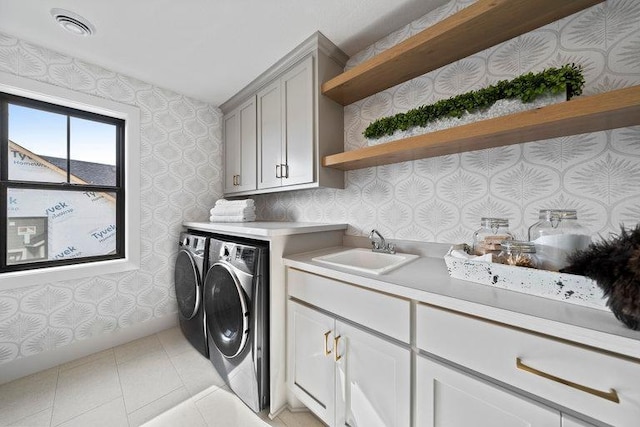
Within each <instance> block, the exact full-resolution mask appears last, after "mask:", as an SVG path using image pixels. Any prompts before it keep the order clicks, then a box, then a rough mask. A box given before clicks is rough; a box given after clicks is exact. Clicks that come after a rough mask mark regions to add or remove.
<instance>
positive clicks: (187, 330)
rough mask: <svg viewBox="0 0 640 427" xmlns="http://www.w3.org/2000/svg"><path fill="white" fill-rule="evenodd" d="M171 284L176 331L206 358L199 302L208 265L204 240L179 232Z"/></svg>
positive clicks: (203, 316)
mask: <svg viewBox="0 0 640 427" xmlns="http://www.w3.org/2000/svg"><path fill="white" fill-rule="evenodd" d="M178 245H179V246H180V251H179V252H178V256H177V257H176V265H175V271H174V285H175V291H176V299H177V301H178V317H179V320H180V329H181V330H182V333H183V334H184V336H185V337H186V338H187V340H189V342H190V343H191V345H193V346H194V347H195V348H196V349H197V350H198V351H199V352H200V353H202V355H203V356H205V357H209V351H208V344H207V334H206V330H205V328H206V323H205V314H204V305H203V303H202V300H203V291H202V290H203V279H204V274H205V273H206V267H207V264H208V248H209V244H208V238H207V237H205V236H202V235H198V234H193V233H189V232H183V233H180V240H179V241H178Z"/></svg>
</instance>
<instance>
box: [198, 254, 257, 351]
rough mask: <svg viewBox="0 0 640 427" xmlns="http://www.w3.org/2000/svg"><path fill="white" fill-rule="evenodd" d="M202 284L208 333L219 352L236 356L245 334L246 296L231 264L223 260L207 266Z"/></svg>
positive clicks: (246, 326) (247, 316)
mask: <svg viewBox="0 0 640 427" xmlns="http://www.w3.org/2000/svg"><path fill="white" fill-rule="evenodd" d="M204 286H205V288H204V289H205V297H204V304H205V313H206V316H207V327H208V330H209V335H210V336H211V339H212V340H213V342H214V343H215V345H216V347H218V350H220V352H221V353H222V355H223V356H225V357H226V358H232V357H236V356H237V355H238V354H240V353H241V352H242V350H243V349H244V347H245V344H246V342H247V338H248V336H249V310H248V305H247V297H246V295H245V293H244V291H243V290H242V287H241V286H240V283H239V282H238V279H237V277H236V275H235V274H234V272H233V270H232V268H231V267H230V266H229V265H227V264H226V263H223V262H217V263H215V264H213V266H212V267H211V268H210V269H209V272H208V273H207V278H206V279H205V284H204Z"/></svg>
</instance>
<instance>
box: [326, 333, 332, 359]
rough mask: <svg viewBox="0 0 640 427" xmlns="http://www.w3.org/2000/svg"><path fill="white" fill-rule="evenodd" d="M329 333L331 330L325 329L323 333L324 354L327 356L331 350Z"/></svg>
mask: <svg viewBox="0 0 640 427" xmlns="http://www.w3.org/2000/svg"><path fill="white" fill-rule="evenodd" d="M329 335H331V331H327V332H325V333H324V355H325V356H328V355H330V354H331V350H329Z"/></svg>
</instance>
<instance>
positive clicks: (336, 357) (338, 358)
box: [333, 335, 342, 362]
mask: <svg viewBox="0 0 640 427" xmlns="http://www.w3.org/2000/svg"><path fill="white" fill-rule="evenodd" d="M338 341H340V335H338V336H337V337H335V338H334V339H333V348H334V350H335V351H336V352H335V353H334V354H333V358H334V360H335V361H336V362H337V361H338V360H340V359H342V356H339V355H338Z"/></svg>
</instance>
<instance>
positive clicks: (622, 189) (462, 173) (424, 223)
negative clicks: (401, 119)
mask: <svg viewBox="0 0 640 427" xmlns="http://www.w3.org/2000/svg"><path fill="white" fill-rule="evenodd" d="M471 3H473V2H472V1H469V0H453V1H451V2H450V3H448V4H446V5H444V6H442V7H440V8H438V9H436V10H435V11H433V12H432V13H429V14H427V15H425V16H423V17H422V18H420V19H418V20H416V21H414V22H413V23H411V24H409V25H407V26H406V27H404V28H401V29H400V30H398V31H396V32H394V33H392V34H390V35H389V36H387V37H386V38H384V39H382V40H380V41H379V42H377V43H375V44H374V45H372V46H370V47H369V48H367V49H365V50H364V51H362V52H360V53H359V54H357V55H356V56H354V57H352V58H351V60H350V61H349V63H348V65H347V67H353V66H354V65H356V64H358V63H360V62H362V61H364V60H366V59H368V58H370V57H372V56H374V55H376V54H378V53H380V52H382V51H383V50H385V49H387V48H389V47H391V46H393V45H395V44H397V43H399V42H400V41H402V40H404V39H406V38H407V37H409V36H411V35H413V34H415V33H417V32H419V31H421V30H423V29H424V28H426V27H429V26H431V25H433V24H434V23H436V22H438V21H440V20H442V19H444V18H445V17H447V16H449V15H451V14H453V13H455V12H457V11H458V10H460V9H462V8H464V7H466V6H468V5H469V4H471ZM487 31H491V29H490V28H487ZM571 62H575V63H578V64H582V65H583V66H584V70H585V76H586V87H585V95H592V94H596V93H601V92H606V91H609V90H613V89H617V88H622V87H628V86H632V85H636V84H640V2H638V1H636V0H608V1H606V2H605V3H602V4H600V5H597V6H594V7H591V8H589V9H587V10H585V11H582V12H580V13H577V14H575V15H572V16H569V17H567V18H565V19H562V20H560V21H558V22H555V23H552V24H550V25H547V26H545V27H543V28H540V29H538V30H535V31H532V32H530V33H527V34H524V35H522V36H520V37H517V38H515V39H512V40H509V41H506V42H504V43H502V44H500V45H497V46H495V47H493V48H490V49H487V50H485V51H483V52H480V53H478V54H476V55H473V56H470V57H468V58H465V59H462V60H460V61H458V62H455V63H453V64H450V65H448V66H445V67H442V68H440V69H438V70H435V71H433V72H431V73H428V74H425V75H423V76H421V77H418V78H416V79H414V80H411V81H409V82H406V83H404V84H401V85H398V86H396V87H393V88H391V89H388V90H386V91H384V92H381V93H378V94H376V95H373V96H371V97H369V98H366V99H364V100H361V101H359V102H356V103H354V104H352V105H349V106H347V107H345V149H347V150H352V149H355V148H359V147H362V146H365V145H366V141H365V140H364V137H363V136H362V131H363V130H364V128H365V127H366V126H367V125H368V124H369V123H370V122H371V121H373V120H375V119H377V118H379V117H383V116H387V115H390V114H395V113H398V112H404V111H407V110H409V109H411V108H415V107H416V106H419V105H423V104H426V103H430V102H433V101H435V100H438V99H442V98H448V97H450V96H453V95H457V94H460V93H464V92H466V91H469V90H473V89H478V88H480V87H483V86H485V85H487V84H491V83H494V82H496V81H498V80H502V79H510V78H513V77H515V76H516V75H519V74H522V73H525V72H529V71H541V70H542V69H544V68H547V67H550V66H559V65H562V64H565V63H571ZM639 189H640V127H632V128H623V129H617V130H613V131H607V132H598V133H590V134H583V135H576V136H569V137H566V138H557V139H553V140H548V141H544V142H532V143H527V144H522V145H513V146H509V147H503V148H495V149H489V150H483V151H476V152H469V153H463V154H457V155H450V156H443V157H437V158H432V159H423V160H418V161H413V162H405V163H400V164H395V165H389V166H382V167H376V168H368V169H361V170H356V171H350V172H348V173H347V175H346V189H345V190H330V189H319V190H307V191H298V192H291V193H280V194H273V195H264V196H260V197H256V201H257V207H258V214H259V217H260V218H268V219H278V220H299V221H327V222H347V223H349V229H348V233H349V234H352V235H367V234H368V232H369V231H370V230H371V229H372V228H377V229H378V230H380V231H381V232H382V234H383V235H384V236H385V237H389V238H397V239H406V240H420V241H432V242H433V241H436V242H444V243H450V242H463V241H466V242H470V241H471V238H472V234H473V231H474V230H476V229H478V227H479V221H480V217H482V216H500V217H507V218H509V219H510V221H511V227H512V229H513V230H514V231H516V232H517V233H518V234H519V235H520V236H522V237H524V236H526V227H528V226H529V225H531V224H532V223H534V222H535V221H536V218H537V212H538V210H539V209H541V208H554V207H555V208H560V207H566V208H576V209H577V210H578V215H579V220H580V222H581V223H582V224H583V225H585V226H587V227H588V228H589V229H590V231H591V232H592V233H593V234H594V235H597V234H601V235H608V233H610V232H615V231H616V230H619V224H620V223H625V224H626V225H634V224H636V223H638V222H640V190H639Z"/></svg>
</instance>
